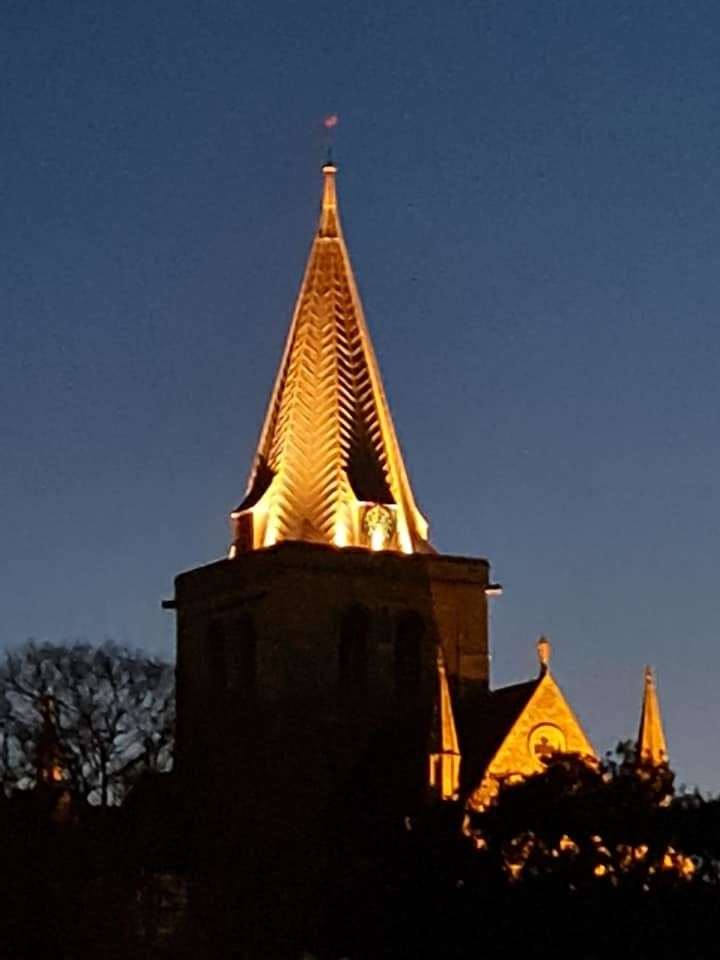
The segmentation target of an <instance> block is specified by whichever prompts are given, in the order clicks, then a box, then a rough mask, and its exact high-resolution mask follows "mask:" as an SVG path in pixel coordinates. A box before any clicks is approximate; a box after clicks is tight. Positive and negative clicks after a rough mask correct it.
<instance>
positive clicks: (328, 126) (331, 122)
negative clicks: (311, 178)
mask: <svg viewBox="0 0 720 960" xmlns="http://www.w3.org/2000/svg"><path fill="white" fill-rule="evenodd" d="M339 121H340V118H339V117H338V115H337V114H336V113H329V114H328V115H327V116H326V117H325V119H324V120H323V127H324V129H325V153H326V160H325V162H326V163H328V164H331V163H333V162H334V161H333V146H334V145H335V134H334V131H335V127H337V125H338V123H339Z"/></svg>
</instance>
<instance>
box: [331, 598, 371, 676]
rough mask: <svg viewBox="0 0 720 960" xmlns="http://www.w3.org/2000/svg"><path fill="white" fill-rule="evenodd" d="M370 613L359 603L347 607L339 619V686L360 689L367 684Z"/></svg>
mask: <svg viewBox="0 0 720 960" xmlns="http://www.w3.org/2000/svg"><path fill="white" fill-rule="evenodd" d="M369 633H370V613H369V611H368V610H367V609H366V608H365V607H363V606H360V605H359V604H355V605H353V606H352V607H350V608H349V609H347V610H346V611H345V612H344V613H343V615H342V619H341V621H340V647H339V651H338V657H339V672H340V686H341V687H342V688H343V689H346V690H347V689H355V690H362V689H363V688H364V687H365V686H366V685H367V669H368V635H369Z"/></svg>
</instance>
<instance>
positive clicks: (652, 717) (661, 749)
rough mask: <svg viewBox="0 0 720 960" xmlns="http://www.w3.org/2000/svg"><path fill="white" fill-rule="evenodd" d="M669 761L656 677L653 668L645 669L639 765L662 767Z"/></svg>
mask: <svg viewBox="0 0 720 960" xmlns="http://www.w3.org/2000/svg"><path fill="white" fill-rule="evenodd" d="M667 761H668V752H667V744H666V742H665V731H664V730H663V725H662V717H661V715H660V702H659V700H658V695H657V689H656V686H655V677H654V676H653V671H652V668H651V667H645V684H644V690H643V704H642V714H641V716H640V729H639V731H638V740H637V762H638V765H642V764H650V765H651V766H655V767H658V766H661V765H662V764H664V763H667Z"/></svg>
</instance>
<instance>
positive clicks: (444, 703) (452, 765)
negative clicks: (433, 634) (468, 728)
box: [428, 646, 461, 800]
mask: <svg viewBox="0 0 720 960" xmlns="http://www.w3.org/2000/svg"><path fill="white" fill-rule="evenodd" d="M460 759H461V757H460V745H459V743H458V736H457V730H456V728H455V717H454V715H453V708H452V699H451V697H450V687H449V685H448V679H447V670H446V668H445V657H444V655H443V651H442V647H440V646H438V650H437V699H436V701H435V711H434V716H433V727H432V732H431V741H430V752H429V755H428V760H429V767H428V786H429V787H430V790H431V791H432V792H433V793H434V794H435V796H436V797H438V798H439V799H440V800H457V797H458V790H459V786H460Z"/></svg>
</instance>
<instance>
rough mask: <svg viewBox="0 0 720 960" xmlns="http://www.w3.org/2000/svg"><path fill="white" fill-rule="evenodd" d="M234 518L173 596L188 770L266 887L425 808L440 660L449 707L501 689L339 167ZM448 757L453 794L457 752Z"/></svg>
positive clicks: (475, 576)
mask: <svg viewBox="0 0 720 960" xmlns="http://www.w3.org/2000/svg"><path fill="white" fill-rule="evenodd" d="M231 524H232V543H231V546H230V550H229V555H228V557H227V559H224V560H220V561H218V562H216V563H212V564H209V565H207V566H204V567H200V568H198V569H194V570H190V571H188V572H186V573H183V574H181V575H180V576H178V577H177V578H176V582H175V598H174V600H172V601H169V602H167V603H166V604H165V605H166V606H167V607H170V608H172V609H175V610H176V612H177V637H178V641H177V747H176V769H177V772H178V775H179V778H180V780H181V782H182V783H183V784H184V785H185V789H186V791H187V793H188V795H189V796H190V797H192V798H193V803H194V804H195V805H196V809H197V810H198V816H199V817H204V818H206V821H207V823H208V824H209V825H211V828H212V825H214V826H215V827H216V828H217V831H218V832H219V833H220V834H221V835H222V838H223V842H226V841H227V842H234V841H237V842H238V843H240V844H242V845H243V849H244V851H245V857H246V861H247V863H248V864H252V867H249V866H248V867H247V869H248V870H249V871H250V873H253V875H254V874H258V875H259V874H261V873H262V874H263V875H264V876H265V885H266V887H267V885H268V884H271V885H272V883H273V881H272V880H271V879H270V877H271V876H272V875H273V874H274V866H275V864H278V865H279V864H280V863H282V869H283V871H287V869H288V864H289V863H291V864H294V865H295V868H296V880H297V885H298V887H302V886H303V885H306V884H307V882H308V877H307V872H308V866H307V864H308V857H309V851H310V850H312V863H313V869H317V863H318V859H319V857H320V854H319V851H320V850H321V848H322V849H324V843H323V839H322V838H325V837H327V835H328V831H329V829H330V827H329V825H330V824H331V823H332V822H334V818H336V819H337V818H339V820H340V821H342V819H343V817H346V816H348V815H349V813H348V811H349V810H350V809H352V810H353V811H355V813H353V815H359V816H367V817H369V818H370V819H374V818H375V817H376V816H377V815H379V813H378V811H380V810H382V811H383V814H388V815H392V814H393V812H397V813H398V814H400V813H410V812H412V810H413V809H416V808H417V807H418V805H420V804H422V803H423V802H424V800H425V799H426V797H427V793H428V786H430V789H432V783H430V784H428V750H429V744H430V740H431V739H432V727H433V717H434V714H436V713H437V709H436V708H437V703H438V677H439V673H438V651H439V650H440V651H441V652H442V682H443V684H444V689H445V708H444V709H445V713H446V714H447V712H448V710H450V709H451V707H450V701H449V691H450V690H452V691H453V692H454V693H455V695H456V696H457V697H458V698H461V697H465V698H467V699H468V700H471V699H472V698H473V697H476V696H481V695H482V694H483V693H484V692H485V691H486V690H487V687H488V626H487V604H488V600H487V597H488V594H489V593H491V592H492V591H493V589H494V587H493V585H492V584H491V582H490V578H489V566H488V563H487V561H486V560H482V559H466V558H460V557H451V556H442V555H440V554H438V553H437V552H436V551H435V550H434V549H433V547H432V546H431V544H430V540H429V536H428V524H427V521H426V519H425V518H424V517H423V515H422V513H421V512H420V510H419V509H418V507H417V505H416V502H415V497H414V494H413V490H412V487H411V484H410V480H409V477H408V474H407V471H406V469H405V464H404V462H403V457H402V452H401V450H400V446H399V443H398V440H397V436H396V434H395V428H394V426H393V421H392V417H391V414H390V410H389V407H388V404H387V401H386V399H385V392H384V389H383V385H382V380H381V377H380V370H379V367H378V363H377V360H376V358H375V354H374V351H373V347H372V344H371V341H370V337H369V334H368V329H367V326H366V323H365V317H364V315H363V309H362V304H361V302H360V297H359V294H358V290H357V286H356V283H355V278H354V276H353V271H352V267H351V264H350V258H349V255H348V251H347V247H346V245H345V241H344V238H343V233H342V228H341V224H340V216H339V211H338V203H337V195H336V168H335V166H334V165H332V164H327V165H326V166H325V167H324V168H323V191H322V202H321V210H320V217H319V222H318V226H317V230H316V232H315V236H314V239H313V242H312V247H311V250H310V256H309V259H308V264H307V268H306V271H305V275H304V278H303V280H302V284H301V287H300V292H299V294H298V298H297V303H296V306H295V312H294V315H293V319H292V323H291V326H290V331H289V334H288V338H287V343H286V346H285V351H284V354H283V357H282V360H281V363H280V368H279V371H278V374H277V379H276V381H275V386H274V389H273V392H272V395H271V399H270V403H269V406H268V410H267V414H266V417H265V422H264V425H263V428H262V432H261V435H260V440H259V443H258V447H257V452H256V455H255V459H254V462H253V465H252V469H251V472H250V477H249V481H248V485H247V490H246V493H245V496H244V498H243V499H242V502H241V503H240V505H239V506H238V507H237V509H236V510H234V511H233V513H232V515H231ZM446 725H447V724H446ZM441 739H442V738H441ZM451 746H452V744H451ZM432 749H433V750H435V751H436V752H435V754H434V756H435V761H434V763H435V770H436V782H437V783H438V784H442V783H443V782H444V783H445V784H446V785H447V783H448V782H449V781H448V775H447V772H445V773H443V769H442V765H443V762H444V761H443V756H444V753H443V749H442V744H440V746H439V747H438V746H437V745H436V746H435V747H433V748H432ZM438 751H439V752H438ZM451 752H452V751H451ZM455 752H456V753H457V750H455ZM452 763H454V765H455V766H454V767H453V769H455V771H456V772H457V765H458V763H459V756H458V757H457V759H456V760H455V761H452ZM450 780H452V775H451V776H450ZM441 792H442V790H441ZM341 811H342V812H341ZM278 869H280V867H279V866H278ZM311 872H312V870H311ZM248 882H250V881H248ZM259 882H260V880H259V878H258V876H255V879H254V880H253V884H254V885H255V886H256V887H257V884H258V883H259Z"/></svg>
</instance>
